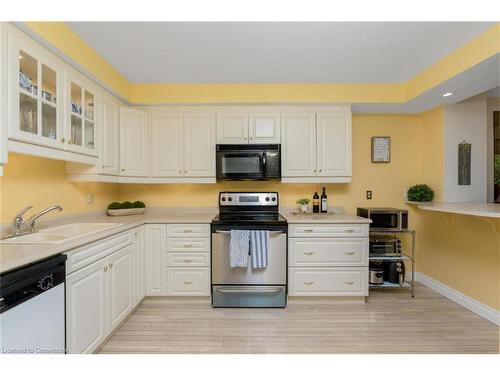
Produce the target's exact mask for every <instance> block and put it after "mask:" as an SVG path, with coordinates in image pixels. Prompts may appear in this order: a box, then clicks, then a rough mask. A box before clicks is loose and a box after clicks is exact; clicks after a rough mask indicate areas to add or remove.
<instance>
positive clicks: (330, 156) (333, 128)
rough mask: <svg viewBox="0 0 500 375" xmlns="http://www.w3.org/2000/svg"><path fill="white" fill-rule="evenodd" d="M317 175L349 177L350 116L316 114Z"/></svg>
mask: <svg viewBox="0 0 500 375" xmlns="http://www.w3.org/2000/svg"><path fill="white" fill-rule="evenodd" d="M317 129H318V174H319V175H320V176H323V177H335V176H351V175H352V168H351V158H352V156H351V142H352V141H351V114H350V113H346V112H339V113H318V126H317Z"/></svg>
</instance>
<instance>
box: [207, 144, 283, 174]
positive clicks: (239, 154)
mask: <svg viewBox="0 0 500 375" xmlns="http://www.w3.org/2000/svg"><path fill="white" fill-rule="evenodd" d="M216 170H217V173H216V176H217V180H219V181H224V180H233V181H238V180H254V181H266V180H279V179H281V147H280V145H279V144H254V145H251V144H236V145H217V146H216Z"/></svg>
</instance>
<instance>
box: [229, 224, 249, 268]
mask: <svg viewBox="0 0 500 375" xmlns="http://www.w3.org/2000/svg"><path fill="white" fill-rule="evenodd" d="M249 236H250V231H248V230H231V243H230V245H229V265H230V266H231V268H234V267H248V252H249V250H250V238H249Z"/></svg>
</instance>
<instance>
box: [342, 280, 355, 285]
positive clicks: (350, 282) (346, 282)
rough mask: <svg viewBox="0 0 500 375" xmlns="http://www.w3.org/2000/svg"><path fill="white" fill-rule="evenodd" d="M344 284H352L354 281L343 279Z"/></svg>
mask: <svg viewBox="0 0 500 375" xmlns="http://www.w3.org/2000/svg"><path fill="white" fill-rule="evenodd" d="M344 284H345V285H352V284H354V281H344Z"/></svg>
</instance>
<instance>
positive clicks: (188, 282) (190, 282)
mask: <svg viewBox="0 0 500 375" xmlns="http://www.w3.org/2000/svg"><path fill="white" fill-rule="evenodd" d="M193 282H194V281H183V283H184V284H186V285H191V284H192V283H193Z"/></svg>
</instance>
